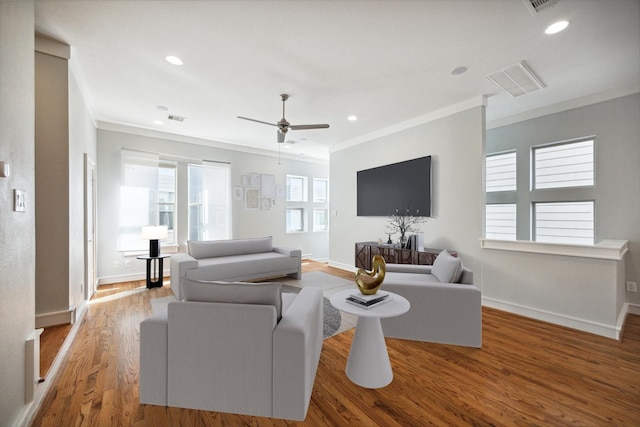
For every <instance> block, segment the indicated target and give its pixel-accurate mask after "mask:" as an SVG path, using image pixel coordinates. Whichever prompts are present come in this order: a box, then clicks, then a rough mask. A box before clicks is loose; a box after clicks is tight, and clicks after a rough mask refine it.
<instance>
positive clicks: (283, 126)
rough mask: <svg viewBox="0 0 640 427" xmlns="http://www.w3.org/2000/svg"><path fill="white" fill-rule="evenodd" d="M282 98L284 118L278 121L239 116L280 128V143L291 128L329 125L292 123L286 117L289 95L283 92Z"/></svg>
mask: <svg viewBox="0 0 640 427" xmlns="http://www.w3.org/2000/svg"><path fill="white" fill-rule="evenodd" d="M280 99H282V118H281V119H280V120H278V121H277V122H276V123H269V122H264V121H262V120H256V119H251V118H249V117H243V116H238V118H239V119H242V120H249V121H250V122H256V123H262V124H263V125H269V126H276V127H277V128H278V131H277V134H276V136H277V141H278V142H279V143H283V142H284V139H285V135H286V134H287V132H288V131H289V129H291V130H308V129H326V128H328V127H329V125H328V124H326V123H324V124H314V125H292V124H291V123H289V122H288V121H287V119H285V102H286V101H287V99H289V95H288V94H286V93H283V94H281V95H280Z"/></svg>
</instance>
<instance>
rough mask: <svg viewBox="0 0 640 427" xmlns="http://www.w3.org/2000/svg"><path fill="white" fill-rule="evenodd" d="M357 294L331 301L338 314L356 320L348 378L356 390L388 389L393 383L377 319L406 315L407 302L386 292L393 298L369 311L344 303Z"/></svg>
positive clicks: (345, 293) (336, 296) (337, 296)
mask: <svg viewBox="0 0 640 427" xmlns="http://www.w3.org/2000/svg"><path fill="white" fill-rule="evenodd" d="M359 292H360V291H359V290H358V289H357V288H353V289H350V290H346V291H342V292H338V293H336V294H334V295H332V296H331V298H330V301H331V305H333V306H334V307H335V308H337V309H338V310H341V311H344V312H346V313H351V314H355V315H356V316H358V323H357V324H356V332H355V335H354V337H353V341H352V342H351V351H350V352H349V359H348V360H347V369H346V373H347V377H349V379H350V380H351V381H353V382H354V383H356V384H358V385H359V386H362V387H366V388H380V387H384V386H386V385H389V384H390V383H391V381H392V380H393V371H392V370H391V363H390V362H389V353H388V352H387V345H386V343H385V341H384V335H383V333H382V326H381V325H380V319H381V318H383V317H395V316H400V315H401V314H404V313H406V312H407V311H409V307H410V304H409V301H407V299H406V298H404V297H402V296H400V295H398V294H394V293H393V292H388V294H389V298H393V299H392V300H391V301H388V302H385V303H384V304H381V305H379V306H377V307H373V308H370V309H368V310H367V309H366V308H360V307H357V306H355V305H353V304H350V303H348V302H347V301H346V298H347V297H348V296H349V295H350V294H353V293H356V294H357V293H359Z"/></svg>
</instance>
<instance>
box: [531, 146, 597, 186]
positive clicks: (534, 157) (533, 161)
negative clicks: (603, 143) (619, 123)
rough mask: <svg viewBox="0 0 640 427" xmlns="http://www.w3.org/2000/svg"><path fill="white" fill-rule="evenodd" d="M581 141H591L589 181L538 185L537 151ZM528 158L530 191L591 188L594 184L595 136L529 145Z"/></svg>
mask: <svg viewBox="0 0 640 427" xmlns="http://www.w3.org/2000/svg"><path fill="white" fill-rule="evenodd" d="M583 142H590V143H591V173H592V176H591V183H590V184H585V185H558V186H543V187H540V185H539V183H538V180H537V178H538V175H537V173H536V172H537V170H538V169H537V167H536V166H537V165H536V163H537V160H538V152H539V151H540V150H544V149H549V148H556V147H562V146H569V145H573V144H580V143H583ZM530 152H531V154H530V159H531V177H530V190H531V191H544V190H555V189H565V190H568V189H579V188H593V187H595V185H596V138H595V136H589V137H583V138H575V139H570V140H566V141H558V142H552V143H548V144H540V145H535V146H533V147H531V150H530Z"/></svg>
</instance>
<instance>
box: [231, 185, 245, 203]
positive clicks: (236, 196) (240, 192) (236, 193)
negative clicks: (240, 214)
mask: <svg viewBox="0 0 640 427" xmlns="http://www.w3.org/2000/svg"><path fill="white" fill-rule="evenodd" d="M242 199H244V187H241V186H235V187H233V200H242Z"/></svg>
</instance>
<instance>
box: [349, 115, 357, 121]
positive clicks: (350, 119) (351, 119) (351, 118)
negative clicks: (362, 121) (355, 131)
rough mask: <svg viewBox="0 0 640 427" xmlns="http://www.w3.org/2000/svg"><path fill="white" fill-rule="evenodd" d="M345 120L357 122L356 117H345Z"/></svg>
mask: <svg viewBox="0 0 640 427" xmlns="http://www.w3.org/2000/svg"><path fill="white" fill-rule="evenodd" d="M347 120H349V121H350V122H355V121H356V120H358V117H357V116H349V117H347Z"/></svg>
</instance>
